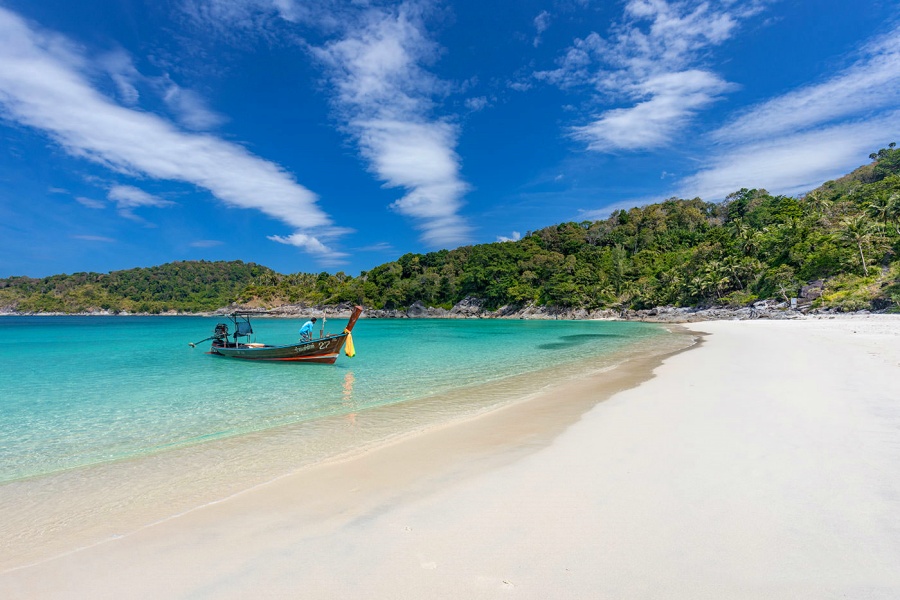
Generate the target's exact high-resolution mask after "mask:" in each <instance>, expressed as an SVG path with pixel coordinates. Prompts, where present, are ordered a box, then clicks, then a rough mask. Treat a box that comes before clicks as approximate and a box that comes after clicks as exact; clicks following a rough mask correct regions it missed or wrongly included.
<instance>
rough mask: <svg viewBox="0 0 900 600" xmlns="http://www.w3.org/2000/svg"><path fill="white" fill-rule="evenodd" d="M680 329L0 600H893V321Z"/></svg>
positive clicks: (195, 514) (59, 562)
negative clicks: (518, 398) (582, 373)
mask: <svg viewBox="0 0 900 600" xmlns="http://www.w3.org/2000/svg"><path fill="white" fill-rule="evenodd" d="M691 328H692V329H693V330H694V331H697V332H707V333H709V334H710V335H708V336H706V337H705V338H704V342H703V343H702V344H701V345H700V346H699V347H696V348H694V349H692V350H689V351H687V352H682V353H679V354H676V355H673V356H669V357H667V358H665V359H664V361H663V363H662V364H658V363H659V361H658V360H655V361H654V360H653V359H651V360H649V361H644V362H643V363H641V362H640V361H634V362H632V363H629V364H628V365H626V366H625V367H620V368H618V369H615V370H613V371H610V372H607V373H604V374H599V375H597V376H595V377H590V378H585V379H581V380H577V381H573V382H569V383H568V384H566V385H565V386H562V387H557V388H555V389H553V390H552V393H551V394H550V396H549V397H548V396H543V397H541V396H539V397H535V398H532V399H531V400H529V401H527V402H524V403H520V404H516V405H513V406H509V407H506V408H503V409H500V410H497V411H494V412H492V413H489V414H486V415H483V416H481V417H478V418H476V419H472V420H468V421H465V422H460V423H454V424H451V425H448V426H445V427H441V428H438V429H434V430H430V431H428V432H425V433H422V434H421V435H416V436H409V437H406V438H403V439H400V440H398V441H396V442H394V443H392V444H390V445H387V446H384V447H381V448H378V449H375V450H372V451H370V452H367V453H365V454H363V455H361V456H355V457H352V458H349V459H346V460H343V461H332V462H330V463H326V464H322V465H320V466H317V467H314V468H310V469H305V470H303V471H301V472H298V473H295V474H292V475H290V476H287V477H283V478H280V479H278V480H276V481H274V482H271V483H268V484H265V485H260V486H258V487H255V488H254V489H252V490H249V491H246V492H243V493H240V494H237V495H234V496H232V497H230V498H228V499H225V500H223V501H220V502H216V503H212V504H209V505H206V506H204V507H201V508H198V509H196V510H191V511H188V512H186V513H184V514H182V515H180V516H178V517H175V518H170V519H167V520H165V521H163V522H161V523H157V524H155V525H153V526H149V527H145V528H143V529H141V530H139V531H136V532H134V533H131V534H128V535H126V536H124V537H121V538H118V539H113V540H110V541H106V542H103V543H99V544H95V545H91V546H90V547H87V548H83V549H79V550H74V551H71V552H68V553H66V554H63V555H61V556H57V557H55V558H49V559H46V560H41V561H40V562H37V563H35V564H31V565H30V566H23V567H19V568H14V569H12V570H7V571H5V572H3V573H2V574H0V596H2V597H4V598H33V597H41V598H85V597H91V598H122V597H129V598H160V597H166V598H244V597H290V598H296V597H302V598H339V597H364V598H425V597H431V598H497V597H507V596H509V597H521V598H557V597H565V598H606V597H608V598H717V599H718V598H773V597H782V598H787V597H790V598H843V597H850V598H896V597H900V570H898V569H897V568H896V565H897V564H900V319H897V318H890V317H873V318H869V319H864V318H859V319H838V320H805V321H777V322H766V321H753V322H711V323H700V324H693V325H691ZM651 370H652V372H653V374H654V376H653V377H652V378H650V379H648V375H649V373H650V371H651ZM610 396H611V397H610ZM607 397H609V399H608V400H607V401H605V402H599V401H601V400H603V399H604V398H607ZM598 402H599V403H598Z"/></svg>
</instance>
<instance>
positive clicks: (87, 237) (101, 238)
mask: <svg viewBox="0 0 900 600" xmlns="http://www.w3.org/2000/svg"><path fill="white" fill-rule="evenodd" d="M72 238H73V239H76V240H84V241H86V242H103V243H104V244H112V243H115V242H116V241H117V240H114V239H113V238H110V237H104V236H102V235H73V236H72Z"/></svg>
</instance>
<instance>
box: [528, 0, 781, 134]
mask: <svg viewBox="0 0 900 600" xmlns="http://www.w3.org/2000/svg"><path fill="white" fill-rule="evenodd" d="M763 5H764V2H763V1H762V0H760V1H753V0H750V1H747V2H735V1H732V0H720V1H718V2H709V1H701V0H683V1H680V2H667V1H666V0H629V1H628V2H626V4H625V8H624V16H623V19H622V21H621V22H620V23H618V24H616V25H614V26H613V27H612V28H611V30H610V32H609V35H608V36H607V37H606V38H604V37H601V36H600V35H599V34H597V33H591V34H590V35H588V36H587V37H585V38H584V39H577V40H575V42H574V43H573V45H572V47H571V48H569V49H568V51H567V52H566V54H565V55H564V56H563V57H562V58H561V59H560V60H559V62H558V65H559V66H558V68H557V69H555V70H552V71H541V72H538V73H535V76H536V77H537V78H538V79H542V80H544V81H548V82H550V83H553V84H556V85H558V86H560V87H561V88H563V89H569V88H574V87H579V86H590V87H591V88H592V89H593V90H594V91H595V92H596V93H597V94H598V95H599V97H600V99H601V100H602V102H603V103H605V104H608V103H623V104H627V106H622V107H619V108H614V109H610V110H606V111H603V112H600V113H599V114H597V115H595V116H594V117H593V119H592V120H591V121H590V122H589V123H588V124H586V125H582V126H578V127H575V128H573V130H572V135H573V136H574V137H575V138H576V139H579V140H582V141H584V142H586V143H587V145H588V147H589V148H590V149H592V150H598V151H615V150H640V149H647V148H652V147H654V146H657V145H659V144H665V143H667V142H669V141H670V140H671V139H672V138H673V136H674V134H675V133H676V132H678V131H680V130H681V129H683V128H684V127H685V126H686V125H687V124H688V123H689V122H690V120H691V118H692V117H694V116H695V115H696V114H697V112H698V111H700V110H701V109H703V108H705V107H707V106H709V105H710V104H712V103H713V102H715V101H717V100H718V99H720V98H721V97H722V95H723V94H724V93H725V92H727V91H728V90H730V89H732V87H733V86H732V84H729V83H728V82H727V81H725V80H723V79H722V78H721V77H719V76H718V75H717V74H715V73H714V72H712V71H710V70H708V69H705V68H703V64H702V63H703V55H704V53H705V52H707V51H708V50H709V48H711V47H714V46H718V45H720V44H722V43H723V42H725V41H726V40H728V39H729V38H730V37H732V36H733V35H734V32H735V30H736V29H737V27H738V24H739V23H740V21H741V20H743V19H746V18H749V17H750V16H752V15H755V14H757V13H758V12H759V11H760V10H761V9H762V6H763Z"/></svg>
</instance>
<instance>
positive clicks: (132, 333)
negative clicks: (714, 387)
mask: <svg viewBox="0 0 900 600" xmlns="http://www.w3.org/2000/svg"><path fill="white" fill-rule="evenodd" d="M219 320H220V319H216V318H202V317H6V318H3V319H2V320H0V326H2V327H3V329H4V335H5V342H4V344H2V345H0V390H2V397H0V440H2V443H0V482H8V481H13V480H17V479H22V478H28V477H33V476H35V475H39V474H48V473H54V472H59V471H63V470H67V469H71V468H74V467H80V466H85V465H91V464H98V463H105V462H110V461H119V460H122V459H126V458H135V457H140V456H145V455H148V454H153V453H158V452H160V451H164V450H167V449H173V448H179V447H184V446H190V445H196V444H201V443H204V442H208V441H211V440H219V439H223V438H230V437H234V436H240V435H245V434H248V433H252V432H262V431H267V430H272V429H273V428H278V427H284V426H290V425H298V424H304V423H305V424H307V429H313V430H315V429H316V423H320V427H319V428H323V427H324V428H325V429H326V430H327V429H328V428H329V427H332V425H330V423H331V421H330V420H327V419H325V418H326V417H335V416H338V417H340V416H347V415H356V414H358V413H360V411H364V410H366V409H370V408H372V407H378V406H385V405H397V404H401V403H409V402H411V401H415V400H423V399H424V400H427V399H428V398H437V397H440V398H442V399H443V400H442V402H432V403H428V402H425V403H421V402H420V403H417V404H416V407H417V408H415V409H414V410H421V411H431V412H434V413H435V417H436V418H438V419H439V418H440V416H441V413H442V412H446V413H447V415H451V416H452V415H453V414H457V413H458V412H459V411H460V406H459V401H458V400H459V397H460V393H459V392H460V390H463V389H465V390H467V392H466V394H464V396H465V397H466V398H467V399H466V405H467V407H468V408H466V410H478V409H479V408H480V407H484V406H489V405H491V404H492V403H496V402H500V401H502V400H503V396H504V394H505V393H506V392H508V390H506V391H505V392H504V391H501V389H505V388H506V387H509V386H500V388H501V389H497V390H493V391H490V390H491V388H490V384H491V383H492V382H499V381H504V380H507V379H509V378H511V377H515V376H523V375H527V374H529V373H536V372H538V371H542V370H546V369H555V368H559V367H562V366H564V365H567V364H571V363H581V362H583V361H586V360H601V361H602V359H603V358H604V357H612V356H614V355H616V354H617V353H620V352H622V351H626V350H628V349H634V348H638V347H640V346H641V345H646V344H654V343H660V342H661V341H662V340H663V339H664V338H665V336H666V335H667V334H666V331H665V330H664V329H662V328H661V327H659V326H654V325H649V324H643V323H623V322H606V321H510V320H477V321H476V320H365V319H363V320H361V321H359V322H358V324H357V326H356V329H355V330H354V332H353V337H354V342H355V345H356V350H357V356H355V357H353V358H348V357H346V356H343V355H342V356H341V357H340V358H339V359H338V362H337V363H336V364H335V365H305V364H283V363H255V362H244V361H239V360H233V359H226V358H221V357H217V356H212V355H208V354H206V353H205V350H206V349H207V348H208V342H206V343H204V344H201V345H198V346H197V348H191V347H190V346H189V345H188V342H191V341H196V340H198V339H202V338H203V337H205V336H207V335H210V334H211V332H212V329H213V326H214V325H215V323H216V322H218V321H219ZM301 323H302V321H300V320H286V319H258V320H256V321H255V322H254V327H255V329H256V331H257V337H258V338H259V341H264V342H266V343H271V344H283V343H290V342H292V341H294V340H295V339H296V332H297V330H298V329H299V327H300V325H301ZM345 323H346V322H345V321H343V320H329V321H328V323H327V324H326V330H327V331H331V332H339V331H341V330H342V329H343V326H344V324H345ZM553 376H558V375H557V374H555V375H553ZM539 382H540V379H538V381H537V382H533V383H530V384H529V385H534V383H539ZM479 390H480V391H479ZM454 398H455V399H454ZM396 418H401V416H400V415H399V414H398V415H396ZM402 418H403V419H408V418H411V415H407V416H406V417H402ZM323 419H325V420H323Z"/></svg>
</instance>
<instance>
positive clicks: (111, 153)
mask: <svg viewBox="0 0 900 600" xmlns="http://www.w3.org/2000/svg"><path fill="white" fill-rule="evenodd" d="M0 64H2V65H3V67H2V68H0V110H2V114H3V116H4V117H5V118H8V119H10V120H13V121H16V122H19V123H21V124H24V125H27V126H30V127H33V128H35V129H38V130H41V131H43V132H45V133H46V134H47V135H49V136H50V137H51V138H53V139H54V140H55V141H56V142H57V143H59V144H60V145H61V146H62V147H63V148H64V149H65V150H66V151H67V152H68V153H69V154H71V155H73V156H76V157H80V158H84V159H87V160H90V161H93V162H95V163H98V164H100V165H103V166H105V167H107V168H109V169H112V170H114V171H117V172H120V173H125V174H129V175H139V176H145V177H151V178H155V179H165V180H172V181H180V182H186V183H190V184H193V185H196V186H198V187H200V188H204V189H206V190H208V191H209V192H211V193H212V194H213V195H214V196H215V197H216V198H218V199H219V200H221V201H222V202H224V203H225V204H227V205H229V206H234V207H238V208H248V209H255V210H259V211H262V212H263V213H265V214H267V215H269V216H271V217H273V218H275V219H277V220H279V221H281V222H282V223H284V224H286V225H288V226H289V227H292V228H294V229H295V230H296V231H297V232H298V233H302V232H304V231H306V230H309V229H311V228H317V231H322V230H324V231H325V232H326V234H327V233H332V234H337V233H340V232H342V231H346V230H339V229H337V228H334V227H333V226H332V223H331V219H330V218H329V217H328V215H326V214H325V213H324V212H323V211H322V210H321V208H319V206H318V205H317V197H316V195H315V194H314V193H312V192H311V191H309V190H308V189H306V188H305V187H303V186H302V185H300V184H299V183H297V181H296V180H295V179H294V178H293V177H292V176H291V175H290V174H289V173H287V172H286V171H285V170H284V169H283V168H281V167H280V166H279V165H276V164H274V163H272V162H269V161H266V160H264V159H261V158H259V157H257V156H254V155H253V154H251V153H250V152H248V151H247V150H246V149H245V148H243V147H242V146H240V145H238V144H235V143H232V142H228V141H225V140H223V139H220V138H217V137H215V136H212V135H209V134H197V133H188V132H184V131H182V130H180V129H179V128H177V127H176V126H174V125H173V124H172V123H170V122H169V121H167V120H165V119H163V118H161V117H158V116H156V115H153V114H150V113H147V112H143V111H139V110H135V109H132V108H128V107H125V106H122V105H120V104H118V103H116V102H114V101H112V100H111V99H110V98H108V97H107V96H104V95H103V94H101V93H100V92H99V91H97V89H95V88H94V87H92V86H91V84H90V83H89V81H88V77H87V74H86V73H88V72H93V71H95V70H96V69H97V67H96V65H95V64H92V63H91V62H90V60H89V59H88V57H86V56H85V55H84V54H83V53H82V52H80V51H78V50H77V49H75V48H74V47H73V45H72V44H71V43H70V42H68V41H67V40H66V39H65V38H63V37H61V36H59V35H56V34H53V33H49V32H45V31H40V30H38V29H37V28H35V27H32V26H29V25H28V24H27V23H26V22H25V21H24V20H22V19H21V18H20V17H19V16H17V15H16V14H14V13H12V12H10V11H8V10H6V9H3V8H0ZM120 71H121V70H120ZM122 89H125V92H124V93H123V92H122ZM120 93H122V95H123V96H127V97H129V98H130V99H131V100H133V99H134V97H133V95H131V96H129V92H128V91H127V87H126V88H120ZM300 237H303V236H300ZM300 237H298V238H297V239H298V240H299V239H300ZM299 246H300V247H302V248H304V249H307V250H312V251H314V252H317V253H321V254H327V253H328V252H329V251H330V250H329V249H328V248H327V246H325V245H323V244H315V243H311V242H308V241H304V242H303V243H302V244H299Z"/></svg>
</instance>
